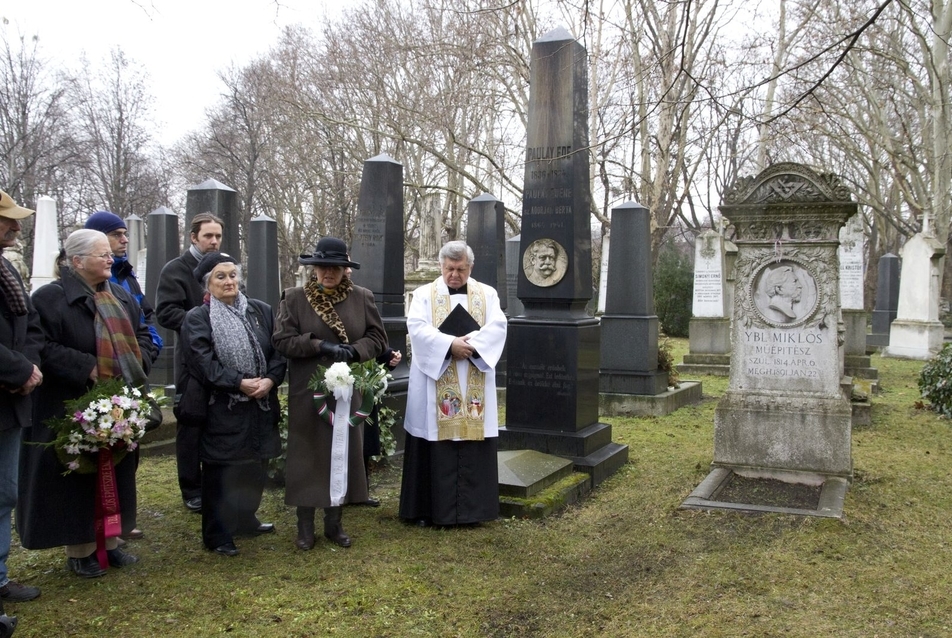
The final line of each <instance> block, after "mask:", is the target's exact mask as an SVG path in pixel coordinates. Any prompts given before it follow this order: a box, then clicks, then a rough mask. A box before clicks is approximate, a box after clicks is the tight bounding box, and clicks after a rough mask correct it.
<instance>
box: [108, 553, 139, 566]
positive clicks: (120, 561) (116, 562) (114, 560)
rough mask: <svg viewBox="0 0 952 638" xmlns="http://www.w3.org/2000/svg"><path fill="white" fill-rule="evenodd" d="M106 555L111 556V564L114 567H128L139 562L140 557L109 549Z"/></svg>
mask: <svg viewBox="0 0 952 638" xmlns="http://www.w3.org/2000/svg"><path fill="white" fill-rule="evenodd" d="M106 555H107V556H109V564H110V565H111V566H113V567H126V566H127V565H135V564H136V563H138V562H139V557H138V556H133V555H132V554H128V553H126V552H124V551H122V550H121V549H107V550H106Z"/></svg>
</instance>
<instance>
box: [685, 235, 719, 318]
mask: <svg viewBox="0 0 952 638" xmlns="http://www.w3.org/2000/svg"><path fill="white" fill-rule="evenodd" d="M724 299H725V294H724V238H723V237H722V236H721V235H720V233H718V232H716V231H713V230H706V231H704V232H703V233H701V234H700V235H698V237H697V242H696V244H695V246H694V304H693V307H692V310H693V314H694V316H695V317H723V316H725V308H724Z"/></svg>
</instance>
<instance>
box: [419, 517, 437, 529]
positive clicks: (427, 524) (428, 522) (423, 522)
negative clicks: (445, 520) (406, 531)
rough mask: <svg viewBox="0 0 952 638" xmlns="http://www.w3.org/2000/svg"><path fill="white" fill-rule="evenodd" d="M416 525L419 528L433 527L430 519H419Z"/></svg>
mask: <svg viewBox="0 0 952 638" xmlns="http://www.w3.org/2000/svg"><path fill="white" fill-rule="evenodd" d="M415 524H416V526H417V527H430V526H431V525H433V522H432V521H431V520H430V519H428V518H418V519H416V523H415Z"/></svg>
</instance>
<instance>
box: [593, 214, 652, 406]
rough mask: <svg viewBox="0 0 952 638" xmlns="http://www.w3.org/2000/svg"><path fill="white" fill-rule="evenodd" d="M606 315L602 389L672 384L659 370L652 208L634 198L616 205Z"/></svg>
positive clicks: (639, 390)
mask: <svg viewBox="0 0 952 638" xmlns="http://www.w3.org/2000/svg"><path fill="white" fill-rule="evenodd" d="M607 288H608V292H607V294H606V298H605V314H604V315H602V362H601V366H602V372H601V386H600V387H601V391H602V392H608V393H627V394H645V395H656V394H661V393H662V392H664V391H666V390H667V389H668V373H667V372H664V371H662V370H659V369H658V324H659V322H658V316H657V315H656V314H655V310H654V283H653V276H652V262H651V213H650V212H649V211H648V209H647V208H645V207H644V206H642V205H641V204H638V203H636V202H628V203H626V204H622V205H621V206H618V207H616V208H614V209H613V210H612V251H611V252H610V253H609V256H608V286H607Z"/></svg>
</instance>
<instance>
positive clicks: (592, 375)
mask: <svg viewBox="0 0 952 638" xmlns="http://www.w3.org/2000/svg"><path fill="white" fill-rule="evenodd" d="M587 69H588V67H587V61H586V52H585V48H584V47H582V45H581V44H579V43H578V42H576V41H575V40H574V39H573V38H572V36H571V35H570V34H569V33H568V32H567V31H566V30H565V29H562V28H559V29H555V30H554V31H551V32H550V33H548V34H546V35H545V36H543V37H542V38H540V39H539V40H537V41H536V42H535V43H534V44H533V47H532V60H531V65H530V81H529V85H530V87H531V90H530V94H529V113H528V118H529V120H528V121H529V125H528V139H527V148H526V168H525V182H524V183H525V188H524V191H523V202H522V234H521V236H520V238H521V239H520V255H521V256H520V263H519V265H520V266H521V268H520V271H519V276H518V277H519V278H518V286H517V289H518V293H519V299H520V300H521V301H522V303H523V305H524V311H523V313H524V314H522V315H520V316H518V317H513V318H512V319H510V322H509V335H508V342H509V348H508V369H507V383H506V426H505V427H504V428H502V429H501V430H500V439H499V444H500V449H503V450H514V449H520V448H530V449H534V450H538V451H540V452H547V453H550V454H556V455H559V456H567V457H570V458H571V460H572V461H573V463H574V464H575V467H576V469H578V470H580V471H585V472H587V473H588V474H590V475H591V476H592V484H593V485H597V484H598V483H600V482H601V481H602V480H604V479H605V478H607V477H608V476H610V475H611V474H612V473H614V472H615V470H617V469H618V467H620V466H621V465H622V464H623V463H624V462H625V461H626V460H627V458H628V447H627V446H622V445H618V444H615V443H612V442H611V426H610V425H607V424H604V423H598V368H599V326H598V320H597V319H595V318H593V317H589V316H588V315H587V314H586V313H585V305H586V303H587V302H588V301H589V300H590V299H591V297H592V247H591V228H590V219H591V206H592V200H591V192H590V190H589V182H590V169H589V161H588V117H589V113H588V75H587V73H588V70H587Z"/></svg>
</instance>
